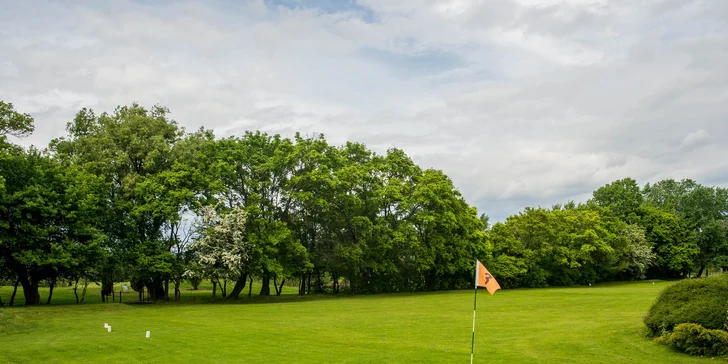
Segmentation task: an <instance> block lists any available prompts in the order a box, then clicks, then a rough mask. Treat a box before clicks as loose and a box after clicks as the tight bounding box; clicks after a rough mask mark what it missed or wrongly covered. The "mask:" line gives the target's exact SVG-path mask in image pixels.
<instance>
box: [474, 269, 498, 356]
mask: <svg viewBox="0 0 728 364" xmlns="http://www.w3.org/2000/svg"><path fill="white" fill-rule="evenodd" d="M478 287H485V289H487V290H488V293H490V295H491V296H492V295H493V294H494V293H495V291H497V290H499V289H500V288H501V287H500V285H499V284H498V282H496V280H495V278H494V277H493V276H492V275H491V274H490V272H488V270H487V269H485V266H484V265H483V263H481V262H480V261H479V260H476V261H475V287H474V289H473V335H472V336H471V338H470V364H473V353H474V352H475V310H476V308H477V307H478Z"/></svg>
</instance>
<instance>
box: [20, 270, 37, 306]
mask: <svg viewBox="0 0 728 364" xmlns="http://www.w3.org/2000/svg"><path fill="white" fill-rule="evenodd" d="M20 284H21V285H22V286H23V296H25V305H26V306H33V305H37V304H39V303H40V294H39V293H38V282H37V281H36V282H31V281H30V279H28V277H21V278H20Z"/></svg>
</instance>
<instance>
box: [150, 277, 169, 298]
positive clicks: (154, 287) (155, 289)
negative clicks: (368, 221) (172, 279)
mask: <svg viewBox="0 0 728 364" xmlns="http://www.w3.org/2000/svg"><path fill="white" fill-rule="evenodd" d="M147 292H148V293H149V299H151V300H154V301H157V300H160V299H161V300H164V299H166V298H168V297H167V292H166V291H165V289H164V282H163V281H162V280H161V279H152V280H150V281H148V282H147Z"/></svg>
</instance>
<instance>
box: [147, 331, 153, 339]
mask: <svg viewBox="0 0 728 364" xmlns="http://www.w3.org/2000/svg"><path fill="white" fill-rule="evenodd" d="M150 335H152V332H151V331H147V339H149V336H150Z"/></svg>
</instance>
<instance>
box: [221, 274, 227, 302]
mask: <svg viewBox="0 0 728 364" xmlns="http://www.w3.org/2000/svg"><path fill="white" fill-rule="evenodd" d="M222 283H223V285H222V298H227V279H223V281H222Z"/></svg>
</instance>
